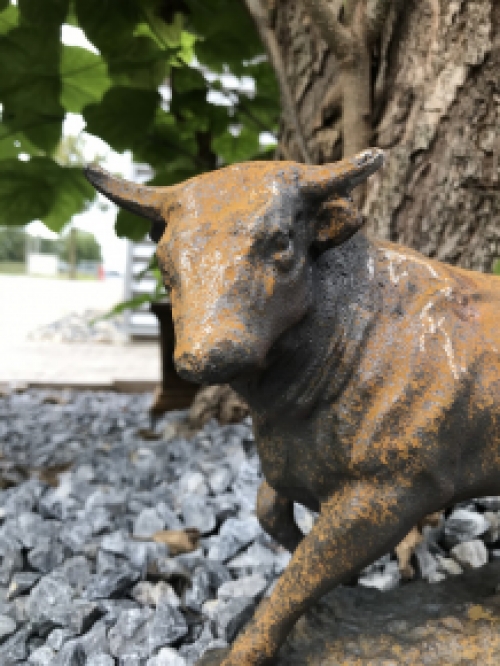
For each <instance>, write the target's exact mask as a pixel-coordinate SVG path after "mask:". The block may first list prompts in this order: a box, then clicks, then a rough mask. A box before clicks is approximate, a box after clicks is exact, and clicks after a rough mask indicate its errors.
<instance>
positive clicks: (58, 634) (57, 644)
mask: <svg viewBox="0 0 500 666" xmlns="http://www.w3.org/2000/svg"><path fill="white" fill-rule="evenodd" d="M74 636H75V632H74V631H72V630H71V629H68V628H67V627H65V628H64V629H61V628H59V627H58V628H57V629H53V630H52V631H51V632H50V634H49V635H48V636H47V641H46V645H48V646H49V647H50V648H51V649H52V650H55V651H56V652H59V650H60V649H61V648H62V646H63V645H64V643H65V642H66V641H67V640H68V639H69V638H73V637H74Z"/></svg>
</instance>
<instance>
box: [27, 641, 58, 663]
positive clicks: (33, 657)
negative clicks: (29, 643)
mask: <svg viewBox="0 0 500 666" xmlns="http://www.w3.org/2000/svg"><path fill="white" fill-rule="evenodd" d="M55 658H56V653H55V652H54V650H52V648H50V647H48V646H47V645H42V646H41V647H39V648H37V649H36V650H33V652H32V653H31V654H30V656H29V659H28V662H29V663H30V664H32V665H33V666H52V664H53V663H54V659H55Z"/></svg>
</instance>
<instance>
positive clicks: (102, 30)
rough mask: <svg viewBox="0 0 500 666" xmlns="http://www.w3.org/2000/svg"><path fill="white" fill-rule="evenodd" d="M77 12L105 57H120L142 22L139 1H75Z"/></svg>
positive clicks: (80, 20) (81, 23)
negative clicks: (124, 43) (120, 53)
mask: <svg viewBox="0 0 500 666" xmlns="http://www.w3.org/2000/svg"><path fill="white" fill-rule="evenodd" d="M74 8H75V13H76V16H77V18H78V23H79V25H80V27H81V28H82V29H83V31H84V32H85V34H86V36H87V39H89V40H90V41H91V42H92V43H93V44H95V45H96V46H97V48H98V49H99V50H100V51H101V53H103V54H107V55H108V56H109V55H110V54H117V53H119V52H120V50H121V48H122V46H123V42H124V41H127V40H128V39H129V37H130V36H132V34H133V31H134V29H135V26H136V25H137V23H138V22H139V21H140V19H141V13H140V9H139V5H138V2H136V0H74Z"/></svg>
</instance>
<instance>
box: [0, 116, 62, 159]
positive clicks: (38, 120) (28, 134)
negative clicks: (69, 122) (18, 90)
mask: <svg viewBox="0 0 500 666" xmlns="http://www.w3.org/2000/svg"><path fill="white" fill-rule="evenodd" d="M63 120H64V115H63V113H61V114H59V115H55V116H49V115H43V114H40V113H36V111H24V110H23V111H20V112H16V113H14V112H12V111H11V110H10V108H9V106H8V105H6V106H5V107H4V110H3V114H2V126H3V127H4V128H5V133H6V134H9V133H10V132H20V133H22V134H23V135H24V136H25V138H26V139H27V140H28V141H29V142H30V143H31V144H33V147H34V149H33V150H24V151H23V152H28V153H30V154H31V155H36V154H37V153H38V152H39V151H40V150H42V151H44V152H47V153H51V152H52V151H53V150H54V149H55V148H56V147H57V145H58V143H59V141H60V139H61V134H62V124H63Z"/></svg>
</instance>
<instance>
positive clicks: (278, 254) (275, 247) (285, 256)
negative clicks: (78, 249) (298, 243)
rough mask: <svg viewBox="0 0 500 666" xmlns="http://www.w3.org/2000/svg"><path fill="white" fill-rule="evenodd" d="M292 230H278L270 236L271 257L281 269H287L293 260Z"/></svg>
mask: <svg viewBox="0 0 500 666" xmlns="http://www.w3.org/2000/svg"><path fill="white" fill-rule="evenodd" d="M293 237H294V233H293V230H292V229H290V231H279V232H277V233H276V234H274V235H273V237H272V243H271V245H272V252H273V258H274V261H275V262H276V264H277V266H278V268H279V269H281V270H287V269H288V268H290V267H291V265H292V262H293Z"/></svg>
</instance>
